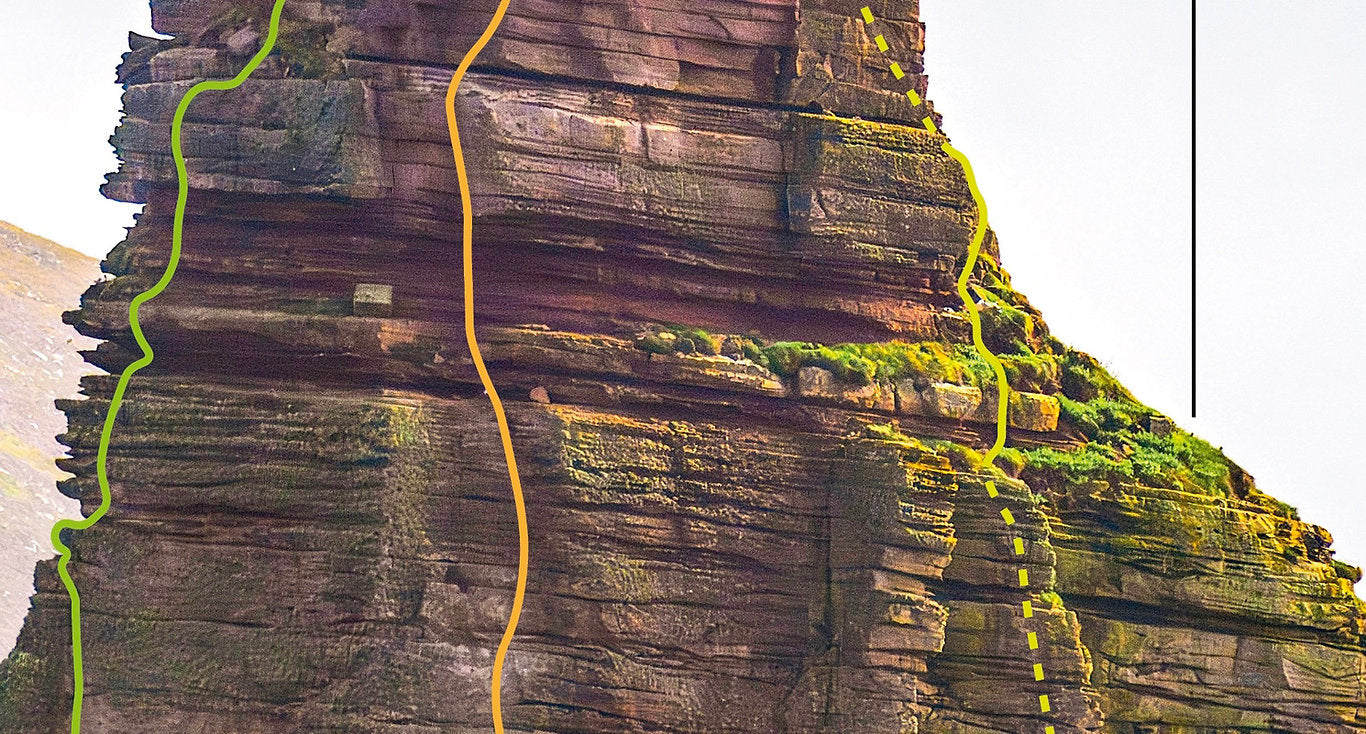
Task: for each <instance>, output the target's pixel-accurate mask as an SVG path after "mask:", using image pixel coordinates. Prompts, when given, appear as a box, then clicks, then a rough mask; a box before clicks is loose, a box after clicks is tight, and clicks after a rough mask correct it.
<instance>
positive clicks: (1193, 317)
mask: <svg viewBox="0 0 1366 734" xmlns="http://www.w3.org/2000/svg"><path fill="white" fill-rule="evenodd" d="M1196 2H1198V0H1191V417H1192V418H1194V417H1195V398H1196V385H1197V383H1198V381H1199V378H1198V376H1197V373H1198V369H1197V364H1198V356H1197V355H1198V349H1199V341H1198V339H1197V338H1196V304H1197V300H1196V281H1197V277H1196V245H1195V238H1196V233H1195V229H1196V219H1197V217H1198V214H1197V213H1196V212H1197V206H1196V197H1197V196H1198V194H1197V193H1196V192H1197V186H1198V185H1199V182H1198V180H1197V176H1196V168H1197V166H1198V164H1197V163H1196V133H1195V105H1196V100H1197V96H1196V93H1195V67H1196V35H1197V30H1196V28H1197V25H1196V17H1195V4H1196Z"/></svg>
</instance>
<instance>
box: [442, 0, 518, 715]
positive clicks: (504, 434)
mask: <svg viewBox="0 0 1366 734" xmlns="http://www.w3.org/2000/svg"><path fill="white" fill-rule="evenodd" d="M510 2H511V0H499V3H498V9H497V10H495V11H494V12H493V18H491V19H490V20H489V24H488V26H486V27H485V28H484V32H483V34H481V35H480V36H479V40H477V41H475V42H474V45H473V46H471V47H470V50H469V52H467V53H466V54H465V57H464V58H462V59H461V60H460V65H459V66H457V67H456V69H455V74H454V75H452V76H451V83H450V86H448V87H446V125H447V127H449V128H450V134H451V152H452V153H453V154H454V156H455V175H456V177H457V178H458V179H459V180H460V219H461V227H462V235H463V242H464V248H463V249H464V273H465V342H466V343H467V344H468V345H469V348H470V356H471V357H473V358H474V368H475V370H477V371H478V372H479V381H480V382H482V383H484V390H486V391H487V392H488V395H489V402H491V403H492V404H493V413H494V415H495V416H496V417H497V419H498V435H499V436H500V437H501V438H502V439H503V458H504V459H505V460H506V461H507V466H508V479H510V480H511V481H512V500H513V503H514V504H515V505H516V507H517V588H516V591H515V592H514V593H513V596H512V611H511V612H509V613H508V623H507V627H506V628H505V629H504V630H503V638H502V640H500V641H499V643H498V652H497V653H496V654H495V655H494V657H493V692H492V699H493V730H494V732H496V734H503V704H502V692H503V664H504V663H505V662H506V661H507V654H508V647H509V646H510V645H512V637H513V635H515V634H516V633H517V621H518V620H519V619H520V618H521V616H522V602H523V600H524V599H525V598H526V577H527V566H528V563H529V559H530V545H531V542H530V537H529V532H528V530H527V521H526V500H525V498H523V496H522V479H521V477H520V476H519V475H518V474H517V455H516V454H515V453H514V452H513V450H512V432H511V431H510V430H509V428H508V419H507V413H505V412H504V411H503V401H502V400H501V399H500V398H499V397H498V390H497V389H496V388H495V387H494V386H493V378H491V377H489V370H488V366H487V365H485V364H484V356H483V354H482V353H481V352H480V351H479V342H478V340H477V339H476V338H475V333H474V206H473V203H472V202H471V200H470V180H469V176H468V174H467V173H466V172H465V154H464V151H462V150H461V148H460V130H459V128H458V126H457V125H456V122H455V93H456V91H457V90H459V89H460V82H461V81H463V80H464V78H465V72H467V71H469V68H470V65H471V64H473V63H474V59H475V57H477V56H478V55H479V53H480V52H481V51H483V50H484V47H485V46H487V45H488V43H489V40H490V39H491V38H493V34H494V32H495V31H497V30H498V25H499V24H500V23H502V22H503V16H504V15H506V14H507V10H508V4H509V3H510Z"/></svg>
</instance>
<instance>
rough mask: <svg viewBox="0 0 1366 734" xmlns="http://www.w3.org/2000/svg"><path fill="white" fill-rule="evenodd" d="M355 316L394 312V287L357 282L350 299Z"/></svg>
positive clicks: (389, 314)
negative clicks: (354, 291)
mask: <svg viewBox="0 0 1366 734" xmlns="http://www.w3.org/2000/svg"><path fill="white" fill-rule="evenodd" d="M351 313H352V315H355V316H391V315H393V313H394V287H393V286H392V285H382V284H379V283H357V284H356V293H355V295H354V296H353V297H352V299H351Z"/></svg>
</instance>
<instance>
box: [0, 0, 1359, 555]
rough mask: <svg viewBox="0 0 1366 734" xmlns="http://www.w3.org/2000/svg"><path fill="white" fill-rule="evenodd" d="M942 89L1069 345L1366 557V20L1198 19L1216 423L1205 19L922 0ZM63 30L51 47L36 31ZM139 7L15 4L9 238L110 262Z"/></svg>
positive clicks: (1010, 245) (1103, 0)
mask: <svg viewBox="0 0 1366 734" xmlns="http://www.w3.org/2000/svg"><path fill="white" fill-rule="evenodd" d="M921 5H922V15H923V17H924V19H925V21H926V22H927V23H928V24H929V32H928V39H927V42H926V47H927V48H926V62H927V66H928V68H929V73H930V92H931V97H932V98H933V99H934V101H935V104H936V105H937V108H938V109H939V111H940V112H942V113H943V114H944V115H945V128H946V130H947V131H948V132H949V134H950V135H952V137H953V140H954V144H955V145H956V146H957V147H958V148H959V149H960V150H962V151H963V152H964V153H966V154H967V155H968V157H969V158H971V160H972V162H973V167H974V169H975V170H976V173H977V176H978V179H979V181H980V183H981V187H982V190H983V193H984V194H985V196H986V199H987V204H988V206H989V208H990V211H991V222H992V225H993V226H994V227H995V228H996V229H997V231H998V232H999V233H1000V235H1001V239H1002V249H1003V251H1004V256H1005V264H1006V267H1007V268H1008V269H1009V270H1010V271H1011V272H1012V273H1013V274H1014V276H1015V285H1016V287H1017V288H1018V289H1019V290H1021V291H1022V292H1024V293H1026V294H1027V295H1028V296H1029V297H1030V298H1031V300H1032V301H1033V302H1034V303H1035V305H1037V306H1039V307H1040V308H1041V309H1042V310H1043V312H1044V314H1045V316H1046V318H1047V319H1048V322H1049V324H1050V326H1051V327H1052V328H1053V331H1054V332H1055V333H1056V334H1057V335H1058V336H1059V337H1061V338H1062V339H1063V340H1064V341H1067V342H1069V343H1071V344H1073V345H1075V346H1077V347H1080V348H1082V349H1085V350H1087V351H1089V352H1091V353H1092V354H1094V355H1095V356H1097V357H1098V358H1100V359H1102V360H1103V361H1104V362H1105V363H1106V364H1108V365H1109V366H1110V367H1111V369H1112V370H1114V372H1115V373H1116V374H1117V375H1119V376H1120V377H1121V379H1123V380H1124V382H1125V383H1126V384H1128V385H1129V386H1130V387H1131V388H1132V389H1133V390H1134V392H1135V393H1136V394H1137V395H1138V396H1139V398H1140V399H1143V400H1144V401H1146V402H1148V403H1149V404H1151V405H1153V406H1154V407H1157V408H1159V409H1161V410H1163V411H1165V412H1167V413H1169V414H1170V415H1172V416H1174V417H1176V418H1178V420H1181V421H1182V422H1183V424H1184V425H1186V426H1187V427H1190V428H1193V429H1194V430H1196V431H1197V432H1198V433H1200V434H1201V435H1203V436H1205V437H1206V438H1207V439H1209V440H1211V441H1212V442H1213V443H1215V444H1216V445H1222V446H1223V447H1224V448H1225V450H1226V451H1227V452H1228V453H1229V454H1230V455H1231V456H1232V457H1233V458H1234V459H1235V460H1237V461H1238V462H1239V463H1241V464H1243V466H1245V467H1246V468H1247V469H1248V470H1249V471H1251V472H1252V473H1253V474H1254V475H1255V476H1256V477H1257V478H1258V482H1259V484H1260V485H1261V486H1262V488H1263V489H1265V490H1267V491H1268V492H1270V493H1272V494H1274V495H1276V496H1277V497H1279V498H1280V499H1283V500H1286V501H1288V502H1290V503H1291V504H1294V505H1297V506H1298V507H1300V509H1301V514H1302V516H1303V517H1304V518H1305V519H1307V520H1309V521H1311V522H1318V523H1321V524H1324V525H1327V526H1328V527H1329V529H1330V530H1333V531H1335V532H1336V534H1337V548H1338V549H1339V556H1340V557H1341V558H1343V559H1344V560H1347V561H1349V562H1354V563H1363V562H1366V530H1360V531H1358V530H1357V529H1358V528H1363V527H1366V504H1364V503H1362V502H1360V501H1359V500H1358V498H1357V496H1356V493H1355V486H1354V480H1355V474H1356V472H1355V467H1354V466H1351V465H1350V464H1349V460H1350V457H1352V456H1359V455H1361V454H1362V453H1363V451H1362V449H1361V446H1360V444H1359V441H1360V440H1361V438H1362V437H1363V429H1362V428H1361V426H1362V421H1361V418H1360V417H1359V416H1361V414H1362V410H1363V408H1366V397H1363V392H1366V391H1363V388H1362V387H1361V386H1360V385H1359V384H1358V383H1357V381H1356V377H1357V375H1356V370H1355V367H1356V362H1357V360H1358V358H1359V357H1360V355H1361V354H1362V352H1363V348H1362V346H1361V342H1360V335H1361V334H1362V327H1363V322H1364V321H1366V317H1364V316H1363V315H1362V314H1363V312H1364V310H1363V308H1362V307H1360V306H1358V305H1357V296H1358V294H1359V288H1358V287H1357V285H1358V283H1357V281H1358V280H1359V276H1358V275H1357V274H1358V273H1361V272H1362V270H1363V265H1366V262H1363V261H1366V255H1363V254H1362V252H1361V250H1360V248H1359V247H1358V246H1357V242H1358V240H1359V238H1358V237H1357V236H1356V232H1355V231H1354V228H1353V224H1354V218H1353V217H1352V216H1351V215H1352V214H1353V213H1355V212H1356V211H1358V210H1359V209H1361V202H1362V200H1363V194H1366V153H1363V150H1366V149H1364V148H1363V147H1362V146H1361V144H1360V143H1359V140H1360V137H1361V133H1360V132H1359V130H1357V129H1356V127H1357V122H1358V121H1359V119H1360V118H1361V117H1362V114H1363V112H1364V111H1366V108H1363V105H1362V103H1361V102H1360V101H1359V97H1360V94H1359V90H1360V80H1361V79H1363V78H1366V59H1363V55H1362V54H1360V53H1359V52H1358V49H1357V48H1356V46H1357V43H1358V41H1359V38H1357V35H1358V34H1357V30H1358V29H1360V28H1362V27H1366V23H1363V21H1366V5H1363V4H1358V3H1355V2H1351V1H1349V0H1316V2H1312V3H1296V4H1294V6H1293V13H1292V12H1289V10H1290V8H1289V6H1287V5H1286V4H1285V3H1283V2H1276V3H1273V2H1270V1H1269V0H1243V1H1241V2H1236V3H1235V2H1213V1H1211V2H1205V3H1202V4H1201V5H1200V17H1199V27H1198V31H1199V36H1200V46H1199V54H1200V55H1199V59H1198V63H1199V67H1198V68H1199V74H1200V76H1199V79H1198V81H1199V84H1200V95H1201V97H1200V104H1199V115H1200V117H1199V122H1200V128H1199V130H1200V132H1199V136H1200V138H1199V143H1200V148H1199V151H1200V159H1199V165H1200V179H1199V191H1198V193H1199V196H1200V203H1201V230H1200V257H1201V260H1200V262H1201V271H1200V275H1201V279H1200V304H1199V305H1200V309H1201V310H1200V314H1201V317H1200V395H1199V399H1200V403H1199V408H1200V411H1199V412H1200V418H1199V419H1198V420H1194V421H1192V420H1190V419H1189V414H1190V331H1189V329H1190V316H1189V313H1190V291H1189V281H1190V270H1189V268H1190V255H1189V253H1190V199H1191V190H1190V155H1191V153H1190V150H1191V149H1190V133H1191V130H1190V122H1189V121H1190V77H1191V58H1190V30H1191V28H1190V22H1191V21H1190V7H1191V3H1190V0H1153V1H1152V2H1145V3H1134V2H1132V1H1131V0H1034V1H1033V2H1029V3H1020V2H1008V1H1007V0H922V2H921ZM52 28H61V29H62V35H61V38H60V40H58V39H56V38H55V37H54V36H53V35H52V34H51V33H48V32H40V31H39V30H38V29H52ZM128 30H138V31H140V32H142V33H150V27H149V19H148V14H147V6H146V2H145V0H48V1H46V2H25V3H6V7H5V10H4V11H3V22H0V68H3V69H5V72H4V74H3V75H0V99H3V100H4V101H5V104H4V112H0V140H3V141H5V143H4V145H3V146H0V219H4V220H7V221H11V222H14V223H15V224H18V225H19V226H21V227H24V228H25V229H28V230H30V231H32V232H35V233H37V234H41V235H44V236H46V237H50V238H52V239H54V240H57V241H58V242H61V243H63V244H65V245H67V246H69V247H73V248H75V249H78V250H82V251H84V252H87V253H90V254H92V255H101V254H103V253H104V252H105V251H107V250H108V249H109V248H110V247H112V246H113V245H114V244H115V243H117V242H118V241H119V239H121V238H122V236H123V230H122V228H123V227H125V226H129V225H130V224H131V223H132V213H133V211H134V210H135V207H132V206H128V205H121V204H116V203H113V202H108V201H106V200H104V199H103V198H102V197H101V196H100V195H99V192H98V186H99V184H100V182H101V181H102V178H103V176H104V174H105V173H106V172H108V171H111V170H113V168H114V166H115V161H114V157H113V154H112V151H111V150H110V148H109V146H108V144H107V142H106V140H107V138H108V137H109V135H110V133H111V132H112V131H113V128H114V125H115V123H116V121H117V119H118V95H119V88H118V87H117V85H115V84H114V81H113V73H114V72H113V65H114V63H115V62H116V61H117V59H118V56H119V54H120V53H122V52H123V51H124V50H126V48H127V47H126V34H127V31H128Z"/></svg>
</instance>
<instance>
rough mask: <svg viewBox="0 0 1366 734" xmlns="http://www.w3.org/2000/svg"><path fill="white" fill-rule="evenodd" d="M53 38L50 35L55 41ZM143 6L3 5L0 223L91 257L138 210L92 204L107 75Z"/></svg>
mask: <svg viewBox="0 0 1366 734" xmlns="http://www.w3.org/2000/svg"><path fill="white" fill-rule="evenodd" d="M58 31H60V32H58ZM129 31H138V32H140V33H142V34H143V35H152V29H151V13H150V12H149V10H148V5H147V1H146V0H39V1H37V2H32V1H28V0H25V1H23V2H19V1H18V0H6V2H4V5H3V9H0V69H3V70H4V71H3V72H0V141H3V143H0V220H4V221H7V222H10V223H12V224H16V225H18V226H20V227H22V228H24V229H26V230H28V231H30V232H33V233H34V234H38V235H42V236H44V237H47V238H49V239H52V240H55V241H56V242H58V243H60V244H63V245H66V246H67V247H70V248H72V249H74V250H80V251H81V252H84V253H86V254H89V255H93V256H96V257H101V256H103V255H104V253H106V252H108V251H109V248H111V247H113V246H114V245H116V244H118V242H119V241H120V240H122V239H123V235H124V230H123V228H124V227H130V226H132V224H133V213H134V212H136V211H138V210H139V209H140V208H141V207H138V206H134V205H131V204H120V203H118V202H113V201H109V200H108V199H105V198H104V197H103V196H100V191H99V187H100V184H102V183H104V174H106V173H108V172H111V171H113V170H114V169H115V168H116V167H117V160H116V159H115V158H114V150H113V148H111V147H110V146H109V136H110V135H112V134H113V132H114V126H115V125H116V124H117V123H118V120H119V94H120V93H121V91H122V90H121V89H120V87H119V85H118V84H116V83H115V82H114V66H115V65H116V64H118V61H119V56H120V54H122V53H123V52H125V51H127V50H128V32H129Z"/></svg>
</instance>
